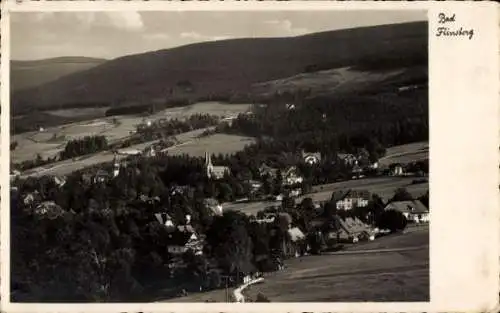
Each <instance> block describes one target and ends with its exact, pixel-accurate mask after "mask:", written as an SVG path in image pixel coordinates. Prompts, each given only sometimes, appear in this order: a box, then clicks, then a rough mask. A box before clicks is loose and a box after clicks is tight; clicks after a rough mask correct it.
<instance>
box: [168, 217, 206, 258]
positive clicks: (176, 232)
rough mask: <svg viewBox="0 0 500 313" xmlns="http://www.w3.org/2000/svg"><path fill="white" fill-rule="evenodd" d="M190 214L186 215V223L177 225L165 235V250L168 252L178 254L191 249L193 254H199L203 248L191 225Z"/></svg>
mask: <svg viewBox="0 0 500 313" xmlns="http://www.w3.org/2000/svg"><path fill="white" fill-rule="evenodd" d="M190 223H191V216H190V215H186V223H185V224H184V225H178V226H177V227H174V228H172V229H171V230H170V231H169V234H168V237H167V250H168V252H169V253H172V254H174V255H179V254H183V253H185V252H187V251H188V250H191V251H193V252H194V253H195V254H201V253H202V250H203V245H202V242H201V240H200V238H199V236H198V235H197V234H196V231H195V230H194V228H193V226H191V224H190Z"/></svg>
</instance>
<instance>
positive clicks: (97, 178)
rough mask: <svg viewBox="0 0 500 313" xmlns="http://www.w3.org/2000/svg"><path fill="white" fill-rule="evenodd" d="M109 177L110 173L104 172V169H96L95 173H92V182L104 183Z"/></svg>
mask: <svg viewBox="0 0 500 313" xmlns="http://www.w3.org/2000/svg"><path fill="white" fill-rule="evenodd" d="M110 179H111V175H109V173H108V172H106V171H104V170H98V171H97V173H96V174H95V175H94V177H93V179H92V182H93V183H94V184H99V183H106V182H107V181H108V180H110Z"/></svg>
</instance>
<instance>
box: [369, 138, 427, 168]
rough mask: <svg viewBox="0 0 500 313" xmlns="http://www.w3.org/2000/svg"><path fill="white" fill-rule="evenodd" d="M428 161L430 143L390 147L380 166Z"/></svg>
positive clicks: (380, 161)
mask: <svg viewBox="0 0 500 313" xmlns="http://www.w3.org/2000/svg"><path fill="white" fill-rule="evenodd" d="M426 159H429V143H428V142H427V141H425V142H416V143H411V144H407V145H401V146H394V147H390V148H388V149H387V151H386V155H385V157H383V158H381V159H380V160H379V164H380V166H382V167H384V166H388V165H390V164H391V163H401V164H407V163H410V162H414V161H420V160H426Z"/></svg>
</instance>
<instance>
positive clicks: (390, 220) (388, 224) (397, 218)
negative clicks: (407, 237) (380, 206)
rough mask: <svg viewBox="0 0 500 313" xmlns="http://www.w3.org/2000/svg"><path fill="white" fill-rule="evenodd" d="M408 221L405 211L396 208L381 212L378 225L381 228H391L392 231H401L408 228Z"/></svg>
mask: <svg viewBox="0 0 500 313" xmlns="http://www.w3.org/2000/svg"><path fill="white" fill-rule="evenodd" d="M407 224H408V221H407V220H406V217H405V216H404V215H403V213H401V212H399V211H396V210H387V211H385V212H383V213H382V214H380V216H379V218H378V220H377V226H378V228H380V229H389V230H390V231H391V232H396V231H401V230H404V229H405V228H406V225H407Z"/></svg>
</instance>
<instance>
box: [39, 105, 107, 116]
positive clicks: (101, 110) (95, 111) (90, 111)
mask: <svg viewBox="0 0 500 313" xmlns="http://www.w3.org/2000/svg"><path fill="white" fill-rule="evenodd" d="M108 109H109V107H98V108H73V109H61V110H51V111H48V112H49V113H50V114H52V115H56V116H64V117H74V116H91V115H95V116H96V117H99V116H101V117H104V114H105V113H106V110H108Z"/></svg>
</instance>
